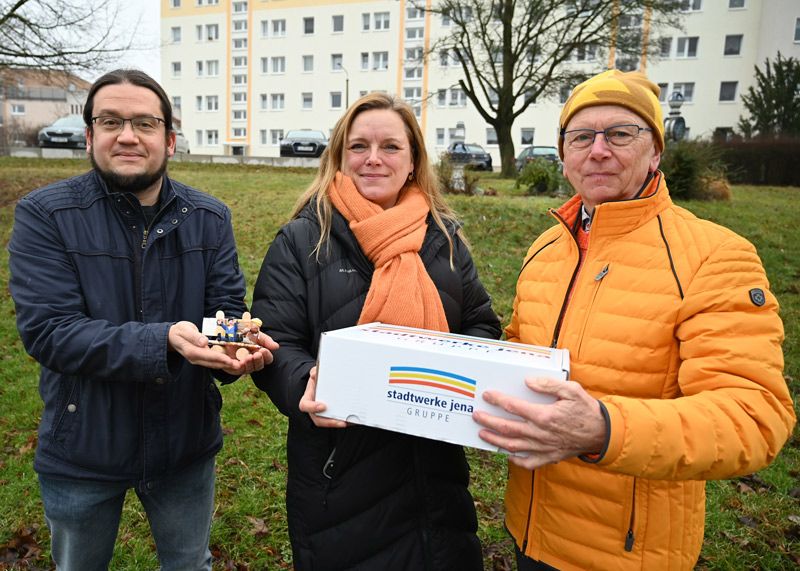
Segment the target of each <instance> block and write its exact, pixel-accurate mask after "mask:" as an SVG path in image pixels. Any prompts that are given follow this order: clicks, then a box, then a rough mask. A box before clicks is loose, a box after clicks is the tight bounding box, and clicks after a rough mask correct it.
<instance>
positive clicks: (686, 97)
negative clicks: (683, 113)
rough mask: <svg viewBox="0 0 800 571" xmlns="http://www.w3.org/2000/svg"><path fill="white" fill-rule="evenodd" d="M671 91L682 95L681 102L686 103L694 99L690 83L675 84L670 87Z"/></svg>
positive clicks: (692, 84)
mask: <svg viewBox="0 0 800 571" xmlns="http://www.w3.org/2000/svg"><path fill="white" fill-rule="evenodd" d="M672 91H677V92H678V93H680V94H681V95H683V102H684V103H688V102H690V101H692V99H693V98H694V82H691V83H675V84H673V86H672Z"/></svg>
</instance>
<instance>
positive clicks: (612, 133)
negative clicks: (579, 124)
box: [561, 125, 652, 150]
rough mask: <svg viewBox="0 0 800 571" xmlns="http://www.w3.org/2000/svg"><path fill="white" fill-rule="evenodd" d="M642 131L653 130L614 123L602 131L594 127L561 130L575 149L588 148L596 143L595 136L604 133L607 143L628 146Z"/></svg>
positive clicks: (568, 145)
mask: <svg viewBox="0 0 800 571" xmlns="http://www.w3.org/2000/svg"><path fill="white" fill-rule="evenodd" d="M642 131H652V129H651V128H649V127H640V126H639V125H612V126H611V127H606V128H605V129H603V130H602V131H595V130H594V129H572V130H571V131H564V130H562V131H561V136H562V137H563V138H564V144H565V145H566V146H567V147H569V148H570V149H573V150H581V149H587V148H589V147H591V146H592V144H594V140H595V137H597V135H599V134H601V133H602V134H603V138H604V139H605V140H606V143H608V144H609V145H613V146H615V147H626V146H628V145H630V144H631V143H632V142H633V141H634V140H635V139H636V138H637V137H638V136H639V133H641V132H642Z"/></svg>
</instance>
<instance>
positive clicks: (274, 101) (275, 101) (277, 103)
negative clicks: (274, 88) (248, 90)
mask: <svg viewBox="0 0 800 571" xmlns="http://www.w3.org/2000/svg"><path fill="white" fill-rule="evenodd" d="M269 99H270V106H271V107H272V110H273V111H276V110H281V109H283V108H284V103H285V101H286V99H285V97H284V95H283V93H273V94H271V95H270V96H269Z"/></svg>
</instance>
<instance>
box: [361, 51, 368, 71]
mask: <svg viewBox="0 0 800 571" xmlns="http://www.w3.org/2000/svg"><path fill="white" fill-rule="evenodd" d="M361 69H362V70H364V71H366V70H368V69H369V52H361Z"/></svg>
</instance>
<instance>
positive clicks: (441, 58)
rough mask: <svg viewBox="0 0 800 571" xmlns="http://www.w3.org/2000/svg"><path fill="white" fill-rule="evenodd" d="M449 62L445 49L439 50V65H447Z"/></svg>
mask: <svg viewBox="0 0 800 571" xmlns="http://www.w3.org/2000/svg"><path fill="white" fill-rule="evenodd" d="M449 63H450V56H449V55H448V52H447V50H442V51H440V52H439V65H440V66H442V67H447V66H448V64H449Z"/></svg>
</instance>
